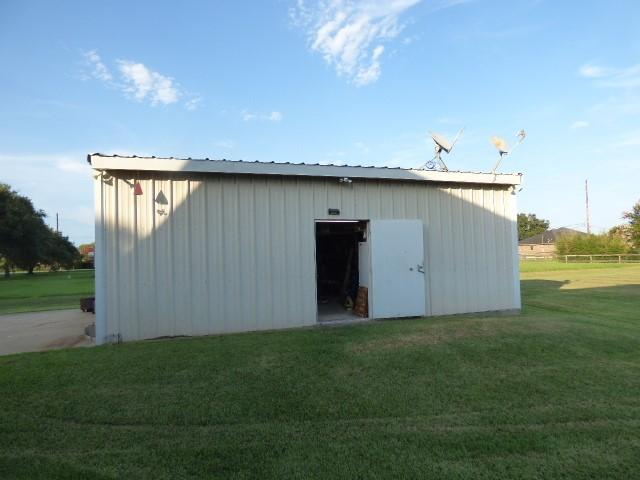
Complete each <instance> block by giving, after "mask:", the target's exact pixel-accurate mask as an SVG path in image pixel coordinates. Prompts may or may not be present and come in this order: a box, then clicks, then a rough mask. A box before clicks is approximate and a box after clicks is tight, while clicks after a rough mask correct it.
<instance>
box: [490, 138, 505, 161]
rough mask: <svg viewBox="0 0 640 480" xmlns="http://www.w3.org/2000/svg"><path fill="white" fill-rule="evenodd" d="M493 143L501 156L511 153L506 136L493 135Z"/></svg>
mask: <svg viewBox="0 0 640 480" xmlns="http://www.w3.org/2000/svg"><path fill="white" fill-rule="evenodd" d="M491 143H493V145H494V146H495V147H496V148H497V149H498V152H500V157H501V158H502V157H503V156H504V155H509V144H508V143H507V141H506V140H505V139H504V138H502V137H496V136H493V137H491Z"/></svg>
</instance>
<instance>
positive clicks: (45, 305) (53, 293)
mask: <svg viewBox="0 0 640 480" xmlns="http://www.w3.org/2000/svg"><path fill="white" fill-rule="evenodd" d="M93 276H94V275H93V270H85V271H80V270H77V271H73V272H42V273H40V272H39V273H34V274H33V275H27V274H24V273H15V274H13V275H11V277H10V278H9V279H6V278H4V277H3V276H0V315H2V314H5V313H19V312H34V311H38V310H59V309H62V308H80V298H81V297H89V296H93V292H94V282H93Z"/></svg>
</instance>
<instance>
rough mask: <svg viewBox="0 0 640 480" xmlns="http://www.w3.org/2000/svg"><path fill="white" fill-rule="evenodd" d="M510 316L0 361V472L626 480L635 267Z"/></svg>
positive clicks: (639, 459)
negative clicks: (600, 479)
mask: <svg viewBox="0 0 640 480" xmlns="http://www.w3.org/2000/svg"><path fill="white" fill-rule="evenodd" d="M522 290H523V295H524V303H525V305H524V313H523V314H522V315H520V316H458V317H440V318H428V319H417V320H405V321H385V322H373V323H369V324H361V325H354V326H344V327H333V328H332V327H328V328H311V329H298V330H290V331H278V332H267V333H251V334H238V335H227V336H219V337H209V338H193V339H187V338H184V339H174V340H158V341H146V342H138V343H131V344H124V345H114V346H104V347H97V348H91V349H76V350H61V351H53V352H47V353H37V354H22V355H14V356H7V357H0V392H2V394H1V395H0V478H3V479H4V478H29V479H31V478H71V477H73V478H123V477H124V478H145V477H146V478H196V477H204V476H207V477H211V478H322V479H333V478H367V479H369V478H374V479H375V478H473V479H478V478H487V479H495V478H585V479H586V478H598V479H599V478H632V477H636V478H637V477H638V476H639V475H640V473H639V472H640V454H639V452H640V266H624V267H621V268H595V269H572V270H552V271H545V272H528V273H523V282H522Z"/></svg>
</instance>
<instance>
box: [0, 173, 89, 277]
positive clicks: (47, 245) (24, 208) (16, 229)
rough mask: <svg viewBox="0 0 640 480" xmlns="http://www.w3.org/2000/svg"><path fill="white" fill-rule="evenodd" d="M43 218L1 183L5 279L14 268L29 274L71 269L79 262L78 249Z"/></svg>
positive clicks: (1, 249)
mask: <svg viewBox="0 0 640 480" xmlns="http://www.w3.org/2000/svg"><path fill="white" fill-rule="evenodd" d="M45 218H46V214H45V213H44V211H42V210H36V208H35V207H34V206H33V202H32V201H31V200H30V199H29V198H27V197H25V196H23V195H20V194H19V193H18V192H16V191H14V190H12V189H11V187H10V186H9V185H7V184H4V183H0V259H1V262H2V264H3V269H4V274H5V276H9V274H10V272H11V270H12V269H14V268H19V269H23V270H26V271H27V272H28V273H33V271H34V269H35V268H36V267H37V266H43V267H48V268H49V269H52V270H57V269H59V268H73V267H74V265H76V263H77V262H78V261H79V260H80V253H79V252H78V249H77V248H76V247H75V246H74V245H73V243H71V242H70V241H69V239H68V238H67V237H65V236H63V235H62V234H61V233H59V232H56V231H55V230H53V229H52V228H50V227H49V226H48V225H47V224H46V223H45V221H44V219H45Z"/></svg>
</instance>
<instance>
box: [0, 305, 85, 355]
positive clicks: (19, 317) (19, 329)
mask: <svg viewBox="0 0 640 480" xmlns="http://www.w3.org/2000/svg"><path fill="white" fill-rule="evenodd" d="M94 319H95V317H94V315H92V314H90V313H84V312H82V311H80V310H78V309H74V310H50V311H47V312H30V313H16V314H12V315H0V355H9V354H11V353H21V352H40V351H43V350H53V349H55V348H67V347H84V346H90V345H93V341H92V340H91V338H90V337H88V336H86V335H85V334H84V328H85V327H86V326H87V325H89V324H91V323H93V322H94Z"/></svg>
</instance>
